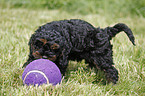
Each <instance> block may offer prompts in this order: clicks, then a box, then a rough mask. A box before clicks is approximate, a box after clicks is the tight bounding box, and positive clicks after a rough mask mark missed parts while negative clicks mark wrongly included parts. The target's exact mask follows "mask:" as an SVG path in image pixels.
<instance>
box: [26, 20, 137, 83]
mask: <svg viewBox="0 0 145 96" xmlns="http://www.w3.org/2000/svg"><path fill="white" fill-rule="evenodd" d="M121 31H124V32H125V33H126V34H127V36H128V37H129V39H130V41H131V42H132V43H133V45H135V43H134V36H133V34H132V31H131V29H130V28H128V26H127V25H125V24H123V23H118V24H116V25H115V26H113V27H106V28H104V29H101V28H95V27H93V26H92V25H91V24H89V23H88V22H86V21H83V20H79V19H71V20H61V21H53V22H50V23H47V24H45V25H43V26H40V27H39V28H38V29H37V30H36V31H35V33H34V34H33V35H32V36H31V38H30V41H29V46H30V54H29V58H28V60H27V62H26V63H25V64H24V65H23V67H25V66H27V65H28V64H29V63H30V62H31V61H33V60H35V59H40V58H44V59H49V60H51V61H53V62H54V63H55V64H57V66H58V67H59V68H60V71H61V73H62V74H64V73H65V71H66V68H67V66H68V60H77V61H80V60H82V59H85V61H86V62H87V63H89V65H90V66H91V67H96V68H97V69H100V70H102V71H104V72H105V73H106V79H107V81H108V82H113V83H117V81H118V71H117V69H116V68H115V67H114V66H113V65H114V63H113V58H112V45H111V43H110V40H111V39H112V37H114V36H115V35H116V34H117V33H119V32H121Z"/></svg>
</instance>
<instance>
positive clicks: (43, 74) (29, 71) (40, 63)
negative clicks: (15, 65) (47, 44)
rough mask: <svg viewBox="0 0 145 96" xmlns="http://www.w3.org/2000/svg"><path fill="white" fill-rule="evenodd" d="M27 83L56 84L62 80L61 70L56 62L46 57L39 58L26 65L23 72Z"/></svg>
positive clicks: (23, 77)
mask: <svg viewBox="0 0 145 96" xmlns="http://www.w3.org/2000/svg"><path fill="white" fill-rule="evenodd" d="M22 80H23V84H26V85H34V86H35V85H36V84H38V86H39V85H42V84H53V85H56V84H58V83H60V82H61V72H60V70H59V68H58V67H57V66H56V64H55V63H53V62H52V61H49V60H46V59H37V60H34V61H32V62H31V63H30V64H28V65H27V66H26V68H25V69H24V72H23V74H22Z"/></svg>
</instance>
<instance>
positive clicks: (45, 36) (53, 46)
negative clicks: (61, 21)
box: [29, 32, 62, 61]
mask: <svg viewBox="0 0 145 96" xmlns="http://www.w3.org/2000/svg"><path fill="white" fill-rule="evenodd" d="M61 41H62V39H61V36H60V34H56V32H35V33H34V34H33V35H32V36H31V39H30V42H29V46H30V52H31V55H32V56H33V57H34V59H41V58H43V59H49V60H51V61H56V59H57V57H58V56H59V55H60V53H61V46H62V42H61Z"/></svg>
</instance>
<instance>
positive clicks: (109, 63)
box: [85, 49, 118, 84]
mask: <svg viewBox="0 0 145 96" xmlns="http://www.w3.org/2000/svg"><path fill="white" fill-rule="evenodd" d="M86 57H87V58H85V59H86V62H88V63H89V64H90V65H91V66H92V64H93V66H95V67H96V68H97V69H100V70H102V71H104V72H105V75H106V79H107V82H108V83H110V82H112V83H114V84H116V83H117V81H118V70H117V69H116V68H115V67H114V66H113V59H112V51H111V50H110V49H106V50H105V52H104V54H98V53H97V52H96V51H91V52H89V53H86Z"/></svg>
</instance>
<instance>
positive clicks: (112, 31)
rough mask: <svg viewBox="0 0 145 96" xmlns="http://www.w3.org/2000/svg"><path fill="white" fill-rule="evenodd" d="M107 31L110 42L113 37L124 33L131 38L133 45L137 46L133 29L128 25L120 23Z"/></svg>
mask: <svg viewBox="0 0 145 96" xmlns="http://www.w3.org/2000/svg"><path fill="white" fill-rule="evenodd" d="M105 30H106V31H107V34H108V35H109V39H110V40H111V39H112V38H113V37H115V35H116V34H118V33H120V32H121V31H124V32H125V33H126V34H127V36H128V37H129V39H130V41H131V42H132V44H133V45H135V38H134V36H133V33H132V31H131V29H130V28H129V27H128V26H127V25H125V24H123V23H118V24H116V25H114V26H113V27H107V28H105Z"/></svg>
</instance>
